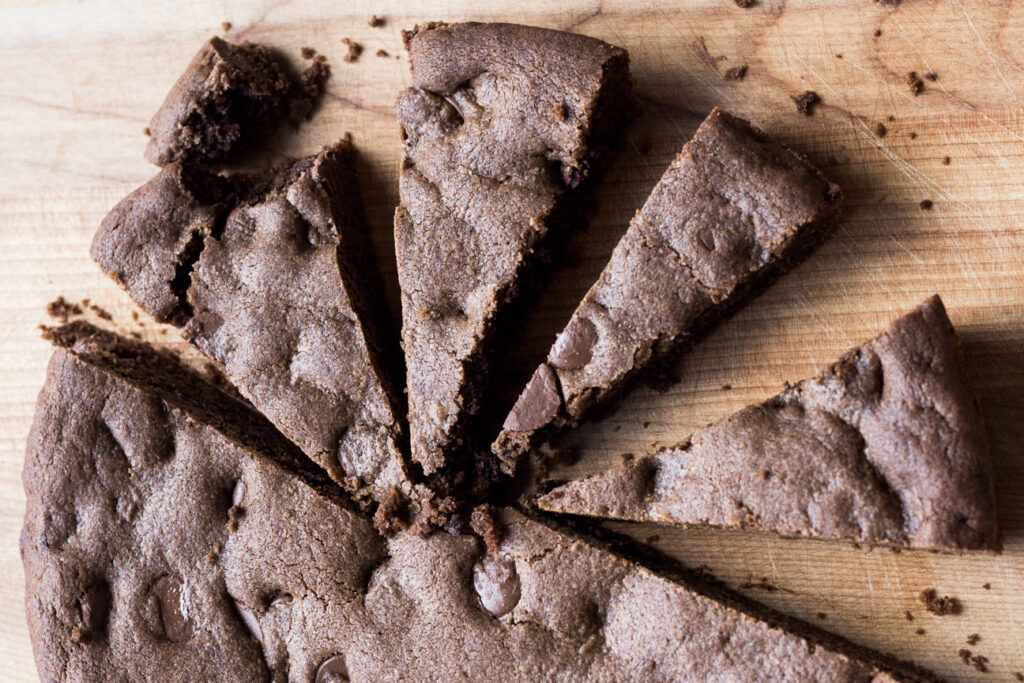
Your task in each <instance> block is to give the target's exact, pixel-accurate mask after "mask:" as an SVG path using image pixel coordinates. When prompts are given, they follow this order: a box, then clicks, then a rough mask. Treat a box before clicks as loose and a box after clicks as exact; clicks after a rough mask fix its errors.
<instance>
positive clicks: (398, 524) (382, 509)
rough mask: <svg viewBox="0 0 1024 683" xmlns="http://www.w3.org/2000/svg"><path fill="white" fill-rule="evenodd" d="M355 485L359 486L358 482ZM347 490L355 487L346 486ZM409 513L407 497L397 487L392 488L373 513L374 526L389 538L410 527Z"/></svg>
mask: <svg viewBox="0 0 1024 683" xmlns="http://www.w3.org/2000/svg"><path fill="white" fill-rule="evenodd" d="M353 484H355V485H356V486H358V482H353ZM346 488H354V487H349V486H346ZM407 512H408V510H407V506H406V500H405V496H403V495H402V493H401V492H400V491H399V490H398V489H397V488H396V487H391V491H390V492H389V493H388V497H387V498H386V499H385V500H384V502H383V503H381V504H380V505H379V506H378V507H377V511H376V512H375V513H373V525H374V526H375V527H377V530H378V531H379V532H380V533H381V535H382V536H384V537H385V538H389V537H391V536H394V535H395V534H396V533H398V532H399V531H401V530H402V529H405V528H407V527H408V526H409V523H408V521H407V520H406V515H407Z"/></svg>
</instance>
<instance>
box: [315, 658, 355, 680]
mask: <svg viewBox="0 0 1024 683" xmlns="http://www.w3.org/2000/svg"><path fill="white" fill-rule="evenodd" d="M347 680H348V665H346V664H345V656H344V655H334V656H333V657H328V658H327V659H325V660H324V662H323V663H322V664H321V665H320V666H319V667H318V668H317V670H316V683H339V682H340V681H347Z"/></svg>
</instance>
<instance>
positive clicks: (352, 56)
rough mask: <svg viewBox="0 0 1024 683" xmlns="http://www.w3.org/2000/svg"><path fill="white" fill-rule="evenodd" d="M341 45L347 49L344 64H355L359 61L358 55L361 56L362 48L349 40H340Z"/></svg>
mask: <svg viewBox="0 0 1024 683" xmlns="http://www.w3.org/2000/svg"><path fill="white" fill-rule="evenodd" d="M341 43H342V44H343V45H346V46H347V47H348V52H347V53H346V54H345V57H344V59H345V61H346V62H355V61H358V60H359V55H361V54H363V46H362V45H360V44H359V43H357V42H355V41H354V40H351V39H349V38H342V39H341Z"/></svg>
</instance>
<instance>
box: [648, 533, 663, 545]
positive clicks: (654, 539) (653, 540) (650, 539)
mask: <svg viewBox="0 0 1024 683" xmlns="http://www.w3.org/2000/svg"><path fill="white" fill-rule="evenodd" d="M660 540H661V536H659V535H658V534H651V535H650V536H648V537H647V542H648V543H657V542H658V541H660Z"/></svg>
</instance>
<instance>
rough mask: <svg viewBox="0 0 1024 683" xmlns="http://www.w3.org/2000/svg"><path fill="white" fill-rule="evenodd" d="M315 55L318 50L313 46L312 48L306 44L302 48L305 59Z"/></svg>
mask: <svg viewBox="0 0 1024 683" xmlns="http://www.w3.org/2000/svg"><path fill="white" fill-rule="evenodd" d="M313 57H316V50H314V49H313V48H311V47H309V46H304V47H303V48H302V58H303V59H313Z"/></svg>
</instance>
